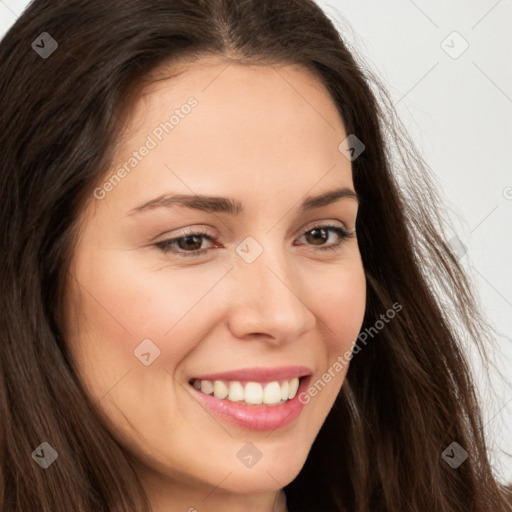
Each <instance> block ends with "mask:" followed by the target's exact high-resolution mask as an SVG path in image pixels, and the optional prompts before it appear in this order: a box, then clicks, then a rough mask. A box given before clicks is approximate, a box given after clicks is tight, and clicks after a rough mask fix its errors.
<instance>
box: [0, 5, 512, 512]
mask: <svg viewBox="0 0 512 512" xmlns="http://www.w3.org/2000/svg"><path fill="white" fill-rule="evenodd" d="M42 32H47V33H48V34H50V35H51V37H52V38H53V39H54V40H55V41H56V42H57V43H58V47H57V48H56V49H55V51H53V53H51V55H48V56H46V58H43V57H42V56H41V55H40V54H38V52H37V51H35V49H34V48H33V47H32V43H33V41H35V40H37V38H38V37H39V36H40V34H41V33H42ZM341 32H342V31H341V30H340V29H339V28H337V27H336V25H335V24H334V23H333V21H332V20H331V19H330V18H329V17H328V16H327V15H326V14H325V13H324V12H323V11H322V10H321V9H320V7H319V6H318V5H317V4H315V3H314V2H313V1H312V0H108V1H104V0H34V1H33V2H32V3H31V4H30V5H29V6H28V8H27V9H26V10H25V11H24V12H23V13H22V15H21V16H20V17H19V18H18V20H17V21H16V22H15V23H14V25H13V26H12V27H11V28H10V30H9V31H8V32H7V33H6V35H5V36H4V37H3V39H2V41H1V45H0V69H1V74H0V154H1V158H0V193H1V200H0V240H1V244H0V251H1V253H0V286H1V303H0V321H1V324H0V510H1V511H2V512H15V511H16V512H20V511H22V512H33V511H36V510H37V511H39V512H70V511H71V510H73V511H74V512H129V511H133V512H145V511H150V510H151V505H150V503H149V500H148V498H147V496H146V495H145V493H144V489H143V487H142V485H141V482H140V480H139V478H138V477H137V474H136V473H135V471H134V463H133V459H132V458H131V455H130V454H129V453H126V451H125V450H124V449H123V448H122V447H121V445H120V444H119V443H118V442H117V441H116V439H115V438H114V436H113V435H112V434H111V432H110V431H109V429H108V428H107V426H106V425H105V424H104V422H103V421H102V418H101V415H100V414H99V412H98V411H97V409H96V407H95V404H94V403H93V402H92V400H91V399H90V397H88V395H87V393H86V391H85V389H84V387H83V386H82V384H81V382H80V380H79V379H78V377H77V374H76V373H75V371H74V369H73V364H72V361H71V360H70V356H69V353H68V351H67V346H66V340H65V336H64V334H63V329H62V324H61V322H60V320H59V311H61V308H62V307H66V304H63V303H62V300H61V299H62V290H63V285H64V283H65V282H66V279H71V278H72V276H71V275H70V273H69V262H70V259H71V257H72V255H73V250H74V247H75V244H76V241H77V237H78V234H77V219H78V218H79V215H80V213H81V212H82V211H83V209H84V207H85V204H86V203H87V201H89V200H90V199H91V197H92V194H93V192H92V191H93V190H94V187H95V186H97V184H98V183H99V182H101V179H102V177H103V176H104V175H105V173H106V172H107V171H108V169H109V166H110V165H111V163H112V155H113V149H114V147H115V145H116V141H118V137H119V136H120V134H121V133H122V122H121V119H122V116H123V113H125V112H129V111H130V107H131V106H132V105H133V101H134V99H135V98H136V97H137V91H139V90H140V88H141V86H142V85H143V84H144V83H145V81H147V79H148V77H149V76H150V74H151V72H152V71H154V70H156V69H158V68H159V67H160V66H163V65H164V64H165V65H167V66H170V67H171V69H172V64H173V63H174V62H180V61H185V60H186V61H190V62H194V61H195V60H199V59H201V57H206V56H210V55H211V56H213V55H218V56H223V57H224V58H225V59H226V62H233V63H236V64H242V65H243V64H261V65H266V66H272V65H280V64H299V65H302V66H303V67H304V68H306V69H308V70H310V71H312V72H314V73H315V74H316V76H317V77H318V79H319V80H320V81H321V82H322V83H324V84H325V86H326V87H327V89H328V91H329V93H330V95H331V96H332V99H333V101H334V104H335V105H336V108H337V109H338V110H339V113H340V115H341V117H342V119H343V123H344V126H345V129H346V133H347V134H355V135H356V136H357V138H358V139H360V140H361V141H362V142H363V143H364V144H365V150H364V152H363V153H362V154H361V155H359V156H358V157H357V158H356V159H354V160H353V161H352V171H353V181H354V186H355V189H356V192H357V194H358V196H359V197H360V198H361V202H360V207H359V212H358V216H357V222H356V229H357V233H358V244H359V248H360V252H361V256H362V261H363V265H364V270H365V275H366V279H367V305H366V310H365V317H364V322H363V329H369V328H371V327H372V326H373V325H374V324H375V322H376V321H377V320H378V319H379V318H380V316H381V315H382V314H383V313H384V312H386V311H388V310H390V308H391V309H392V308H393V304H396V303H398V304H399V305H400V306H401V308H402V309H401V310H400V312H399V313H397V314H396V316H395V317H394V318H393V320H391V321H389V322H388V323H387V324H386V326H385V327H384V328H382V329H380V330H379V332H378V334H376V335H375V336H374V337H372V339H371V340H369V341H368V343H367V344H366V345H365V346H364V347H362V348H361V350H359V351H358V352H357V353H356V354H354V356H353V358H352V360H351V363H350V367H349V370H348V373H347V375H346V379H345V381H344V383H343V386H342V388H341V391H340V393H339V395H338V397H337V398H336V401H335V404H334V406H333V408H332V409H331V411H330V412H329V415H328V416H327V418H326V420H325V422H324V424H323V425H322V427H321V430H320V431H319V434H318V436H317V438H316V440H315V442H314V444H313V446H312V448H311V451H310V453H309V455H308V458H307V460H306V462H305V465H304V466H303V468H302V469H301V471H300V473H299V474H298V476H297V477H296V478H295V480H294V481H292V482H291V483H289V484H288V485H287V486H286V487H285V489H284V490H285V492H286V496H287V502H288V508H289V510H290V512H299V511H310V512H313V511H314V512H377V511H378V512H398V511H407V512H432V511H433V510H435V511H436V512H505V511H511V510H512V504H511V501H512V500H511V490H510V488H507V487H506V486H505V485H504V484H502V483H500V482H499V481H498V480H497V478H496V477H495V475H494V474H493V471H492V468H491V465H490V462H489V450H488V447H487V445H486V439H485V438H484V425H483V420H482V412H481V409H480V407H481V406H480V404H479V400H478V398H477V394H476V392H475V389H474V381H473V377H472V372H471V368H470V364H469V362H468V360H467V356H466V353H465V351H464V349H463V342H464V343H469V344H472V345H473V346H475V347H477V348H478V350H479V353H481V354H482V355H483V356H484V357H485V358H487V357H488V356H487V347H488V346H489V344H490V343H492V341H493V335H492V331H491V327H490V326H489V324H488V323H487V321H486V320H485V318H484V317H483V315H482V314H481V313H480V312H479V307H478V301H477V299H475V293H474V291H473V290H472V285H471V281H470V279H469V277H468V276H467V275H466V274H465V271H464V269H463V268H462V267H461V265H460V264H459V262H458V258H457V256H456V255H455V254H454V253H453V251H452V250H451V249H450V245H449V244H448V243H447V242H446V240H447V237H448V235H447V232H446V229H447V228H446V226H447V224H446V219H444V218H443V216H442V211H443V208H442V201H441V200H440V196H439V193H438V192H437V188H436V186H435V182H434V181H435V180H434V178H433V177H432V174H431V172H430V169H429V168H428V165H427V164H425V162H424V161H423V159H422V158H421V157H420V155H419V151H418V150H417V149H416V148H415V147H414V144H413V143H412V142H411V140H410V138H409V137H408V135H407V133H406V132H405V130H404V129H403V127H402V125H401V123H400V121H399V120H398V118H397V116H396V115H395V112H394V109H393V105H392V102H391V100H390V99H389V96H388V95H387V93H386V92H385V90H384V88H383V87H382V86H381V85H380V84H379V80H378V78H377V77H376V76H375V74H374V72H373V71H372V70H371V69H369V68H368V66H365V64H364V61H363V59H362V58H360V57H358V56H357V55H356V54H355V52H354V51H353V50H351V49H350V48H349V44H348V43H347V42H346V41H345V38H344V37H343V34H342V33H341ZM175 79H176V80H179V76H178V77H176V78H175ZM301 172H304V171H301ZM212 179H213V177H212ZM485 360H486V361H487V360H488V359H485ZM43 441H49V443H50V444H51V446H52V447H53V448H54V449H55V450H56V451H57V452H58V459H57V460H56V462H55V463H53V464H52V465H51V466H50V467H48V468H47V469H46V470H43V469H41V467H40V466H39V465H38V464H36V463H35V461H34V460H33V458H32V457H31V453H32V452H33V450H34V449H35V448H36V447H37V446H38V445H39V444H40V443H41V442H43ZM453 442H456V443H458V445H460V446H461V447H462V448H463V449H464V450H465V451H466V452H467V454H468V458H467V459H466V460H465V461H464V462H463V463H462V464H460V466H458V467H457V468H452V467H451V466H450V465H449V464H447V462H446V460H445V459H444V458H443V456H442V453H443V452H444V450H445V449H446V448H447V447H449V446H450V444H451V443H453Z"/></svg>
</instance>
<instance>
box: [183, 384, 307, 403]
mask: <svg viewBox="0 0 512 512" xmlns="http://www.w3.org/2000/svg"><path fill="white" fill-rule="evenodd" d="M192 385H193V386H194V387H195V388H196V389H198V390H201V392H202V393H205V394H206V395H211V394H212V393H213V396H214V397H215V398H218V399H220V400H224V399H227V400H230V401H231V402H244V401H245V403H246V404H251V405H261V404H264V405H276V404H279V403H284V402H286V401H287V400H291V399H292V398H294V397H295V395H296V394H297V389H298V387H299V379H298V378H297V377H294V378H293V379H289V380H285V381H281V382H278V381H276V380H275V381H272V382H267V383H264V384H261V383H259V382H247V383H246V384H245V386H242V384H241V383H240V382H238V381H231V382H227V381H226V382H225V381H222V380H216V381H214V382H212V381H209V380H198V379H194V381H193V382H192Z"/></svg>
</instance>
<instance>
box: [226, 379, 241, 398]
mask: <svg viewBox="0 0 512 512" xmlns="http://www.w3.org/2000/svg"><path fill="white" fill-rule="evenodd" d="M228 398H229V399H230V400H231V401H232V402H238V401H241V400H243V399H244V388H243V387H242V384H240V382H236V381H234V382H230V384H229V397H228Z"/></svg>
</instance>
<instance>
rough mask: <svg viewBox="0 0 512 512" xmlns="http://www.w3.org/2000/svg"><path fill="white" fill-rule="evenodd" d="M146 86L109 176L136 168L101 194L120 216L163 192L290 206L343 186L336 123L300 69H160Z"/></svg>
mask: <svg viewBox="0 0 512 512" xmlns="http://www.w3.org/2000/svg"><path fill="white" fill-rule="evenodd" d="M148 78H149V80H150V81H149V82H148V85H147V86H146V87H145V88H144V89H142V90H141V93H140V95H139V97H138V98H137V100H136V101H135V102H134V103H133V105H132V107H131V109H130V110H129V111H128V114H129V115H127V116H126V117H125V119H124V127H125V129H124V131H123V133H122V137H121V138H120V139H119V144H118V146H117V148H116V153H115V158H114V161H115V163H114V166H113V167H112V169H111V170H110V174H112V173H113V172H115V170H116V169H118V168H120V167H121V166H122V165H123V164H126V163H127V162H129V160H130V159H132V160H133V159H134V158H135V159H138V160H137V161H136V162H135V161H132V163H134V164H135V165H133V168H132V169H129V172H127V173H123V175H125V176H124V177H123V180H122V183H119V186H115V189H114V190H113V191H112V192H109V194H108V200H109V201H111V202H112V201H117V202H118V203H119V208H120V209H121V210H123V211H127V209H129V208H130V207H133V206H134V201H135V200H137V201H138V200H140V201H143V200H144V199H147V200H149V199H151V198H152V196H155V194H157V193H162V192H170V191H173V192H176V193H188V194H190V193H197V194H211V195H221V194H222V195H231V196H234V197H237V196H240V195H243V194H246V193H247V192H248V191H249V192H250V193H251V194H253V193H255V192H256V190H260V191H264V192H266V195H267V197H269V196H271V195H273V194H274V193H275V194H285V195H293V194H295V195H296V196H297V197H296V199H297V200H298V199H300V196H302V195H304V194H305V193H307V192H308V191H310V190H311V189H312V188H313V187H315V185H316V184H319V186H320V189H318V190H313V191H312V192H321V191H322V190H324V189H326V188H329V186H330V185H336V186H338V185H340V184H341V185H347V186H350V185H352V178H351V167H350V162H349V161H348V160H347V159H346V158H345V157H344V156H343V155H342V154H341V153H340V151H339V149H338V146H339V144H340V142H341V141H342V140H344V138H345V137H346V134H345V130H344V126H343V121H342V119H341V116H340V115H339V112H338V110H337V108H336V105H335V103H334V102H333V100H332V98H331V96H330V94H329V92H328V90H327V89H326V87H325V86H324V84H323V83H322V82H321V81H320V80H319V79H318V78H317V77H316V76H315V75H314V74H313V73H312V72H311V71H309V70H308V69H306V68H303V67H301V66H298V65H279V66H277V65H272V66H271V65H256V66H255V65H241V64H237V63H233V62H227V61H225V60H223V59H219V58H210V59H204V60H201V61H197V62H190V63H182V64H180V65H176V66H172V67H171V66H167V67H163V66H162V67H160V68H158V69H157V70H156V71H154V72H153V73H152V75H151V76H150V77H148ZM191 99H192V100H191ZM190 105H193V107H191V106H190ZM144 146H148V147H149V146H151V149H150V150H149V151H147V150H145V151H144V153H145V155H144V156H143V158H140V155H139V156H134V155H133V154H134V152H137V150H138V149H140V148H143V147H144ZM125 168H126V167H125ZM127 169H128V168H127ZM106 178H108V176H106ZM320 181H324V183H325V186H323V184H322V183H320Z"/></svg>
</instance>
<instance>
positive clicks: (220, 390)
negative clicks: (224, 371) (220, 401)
mask: <svg viewBox="0 0 512 512" xmlns="http://www.w3.org/2000/svg"><path fill="white" fill-rule="evenodd" d="M213 396H214V397H215V398H226V397H227V396H228V387H227V386H226V384H224V382H222V381H221V380H216V381H215V382H214V383H213Z"/></svg>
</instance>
